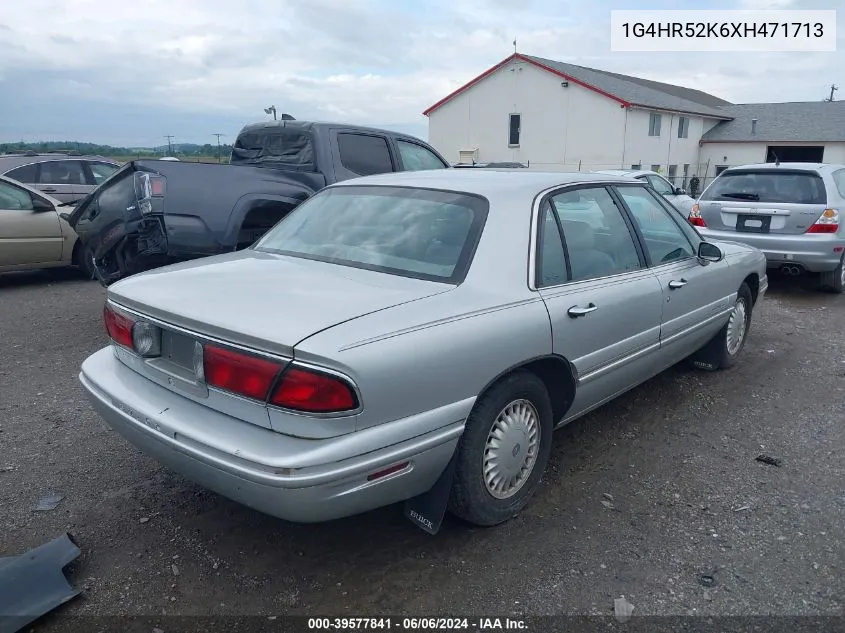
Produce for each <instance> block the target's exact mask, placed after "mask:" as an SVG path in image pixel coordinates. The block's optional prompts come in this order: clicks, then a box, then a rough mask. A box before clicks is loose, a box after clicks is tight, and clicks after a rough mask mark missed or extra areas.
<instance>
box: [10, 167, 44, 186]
mask: <svg viewBox="0 0 845 633" xmlns="http://www.w3.org/2000/svg"><path fill="white" fill-rule="evenodd" d="M36 171H37V166H36V164H35V163H32V164H31V165H24V166H23V167H18V168H17V169H13V170H12V171H9V172H6V176H8V177H9V178H13V179H14V180H17V181H18V182H22V183H25V184H28V185H32V184H35V173H36Z"/></svg>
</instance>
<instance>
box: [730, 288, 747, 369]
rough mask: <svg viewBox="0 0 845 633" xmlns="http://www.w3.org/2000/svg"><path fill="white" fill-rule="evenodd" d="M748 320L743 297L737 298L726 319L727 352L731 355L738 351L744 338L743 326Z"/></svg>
mask: <svg viewBox="0 0 845 633" xmlns="http://www.w3.org/2000/svg"><path fill="white" fill-rule="evenodd" d="M747 320H748V309H747V308H746V307H745V299H737V302H736V305H735V306H734V310H733V312H731V318H730V319H729V320H728V354H730V355H731V356H733V355H734V354H736V353H737V352H738V351H739V348H740V346H741V345H742V341H743V339H744V338H745V329H746V328H745V326H746V321H747Z"/></svg>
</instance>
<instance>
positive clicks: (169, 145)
mask: <svg viewBox="0 0 845 633" xmlns="http://www.w3.org/2000/svg"><path fill="white" fill-rule="evenodd" d="M164 138H166V139H167V155H168V156H173V144H172V143H171V142H170V141H171V139H172V138H173V135H172V134H165V136H164Z"/></svg>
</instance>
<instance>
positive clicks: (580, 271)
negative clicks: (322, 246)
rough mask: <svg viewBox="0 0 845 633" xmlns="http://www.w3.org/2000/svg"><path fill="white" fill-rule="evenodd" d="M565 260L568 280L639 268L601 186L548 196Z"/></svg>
mask: <svg viewBox="0 0 845 633" xmlns="http://www.w3.org/2000/svg"><path fill="white" fill-rule="evenodd" d="M552 205H553V206H554V209H555V211H556V212H557V215H558V217H559V218H560V223H561V226H562V228H563V241H564V247H565V248H566V253H567V256H568V259H569V268H570V280H571V281H579V280H582V279H592V278H595V277H607V276H608V275H616V274H619V273H624V272H627V271H631V270H637V269H639V268H640V267H641V264H640V257H639V254H638V253H637V247H636V246H635V242H634V238H633V236H632V235H631V231H630V229H629V228H628V224H627V223H626V222H625V219H624V218H623V216H622V213H621V212H620V211H619V209H618V208H617V207H616V204H615V203H614V202H613V198H612V197H611V196H610V194H609V193H608V192H607V190H606V189H605V188H603V187H600V188H595V189H574V190H571V191H566V192H563V193H559V194H557V195H555V196H552Z"/></svg>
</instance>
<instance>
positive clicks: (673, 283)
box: [669, 279, 687, 290]
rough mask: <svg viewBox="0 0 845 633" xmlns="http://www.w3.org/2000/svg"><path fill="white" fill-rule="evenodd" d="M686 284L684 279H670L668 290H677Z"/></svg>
mask: <svg viewBox="0 0 845 633" xmlns="http://www.w3.org/2000/svg"><path fill="white" fill-rule="evenodd" d="M686 285H687V280H686V279H681V280H680V281H676V280H674V279H673V280H672V281H670V282H669V289H670V290H677V289H678V288H683V287H684V286H686Z"/></svg>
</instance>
